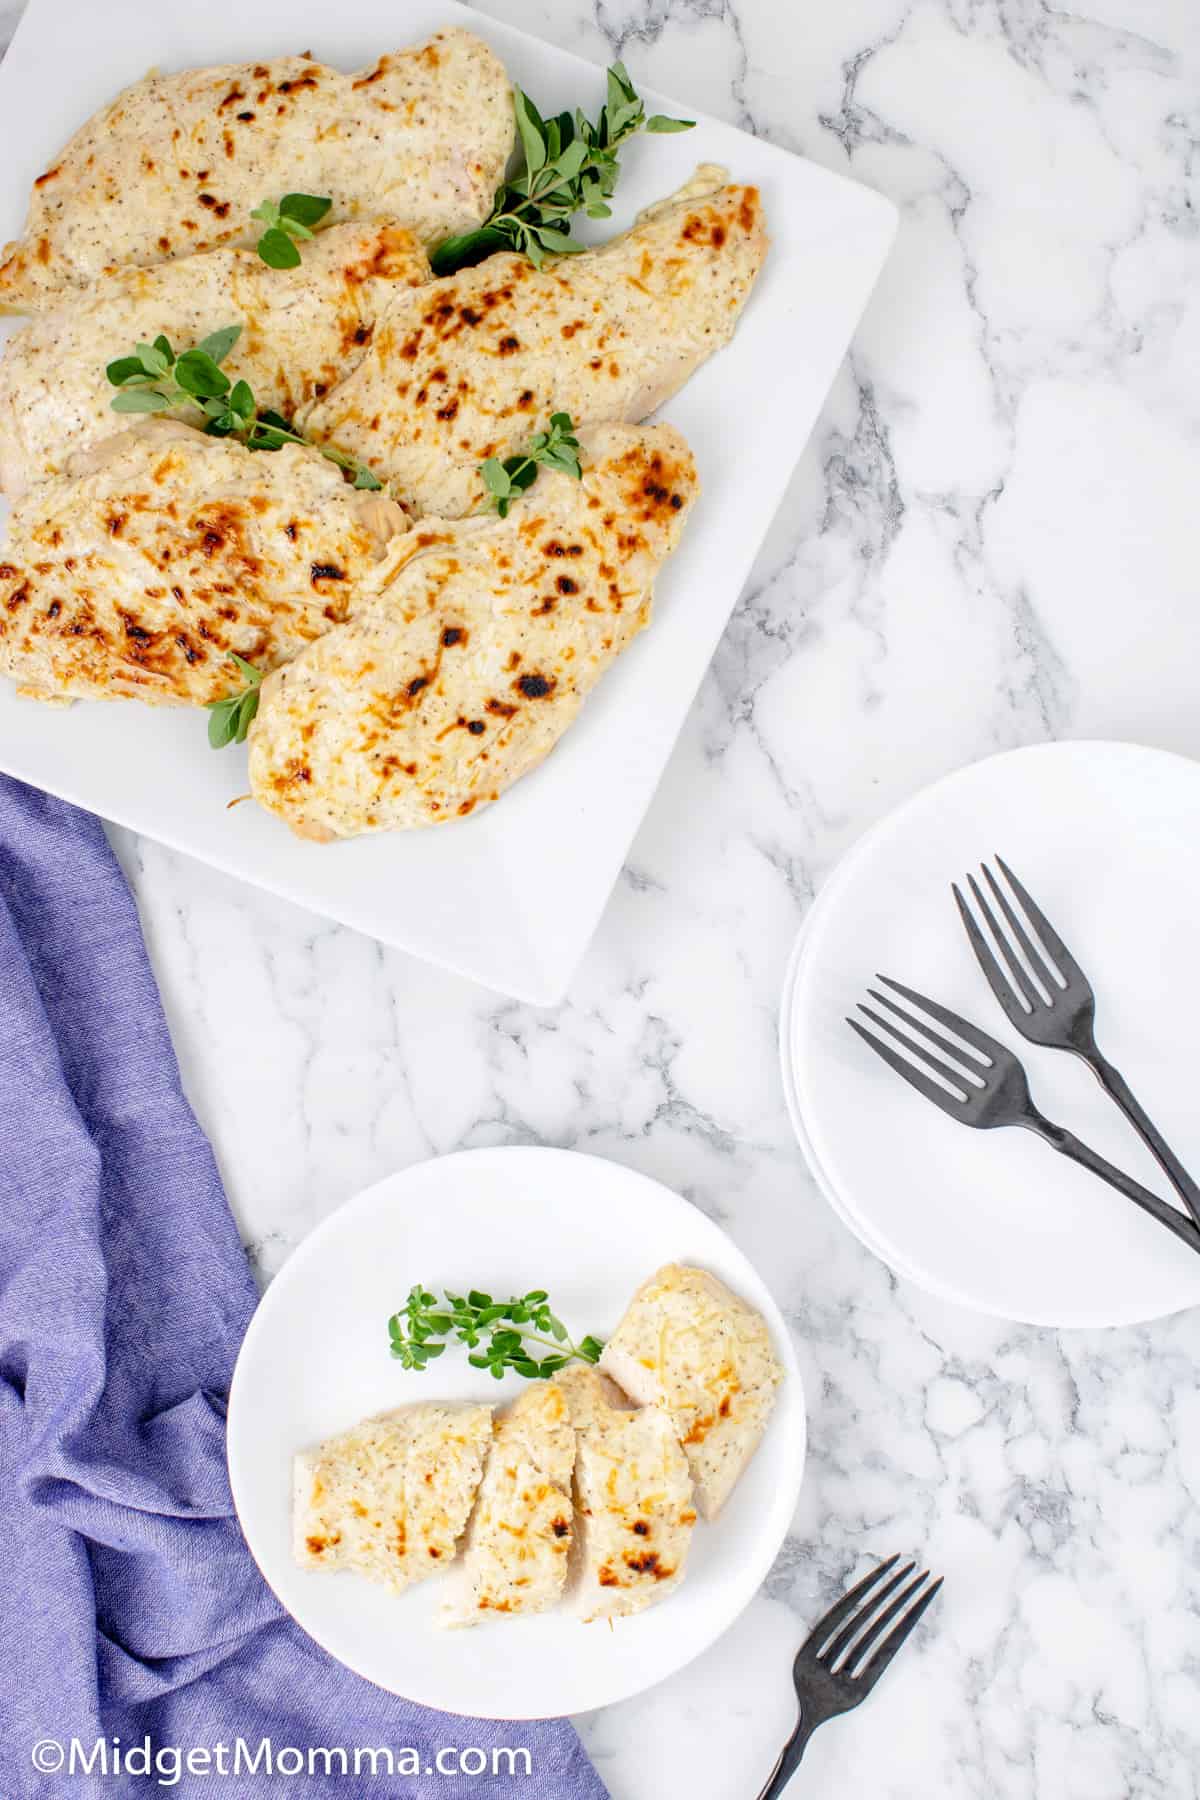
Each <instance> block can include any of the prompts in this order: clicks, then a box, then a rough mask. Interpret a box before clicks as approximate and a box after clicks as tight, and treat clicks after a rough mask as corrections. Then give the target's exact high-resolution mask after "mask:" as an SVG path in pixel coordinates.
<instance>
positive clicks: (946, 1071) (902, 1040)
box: [858, 1000, 975, 1100]
mask: <svg viewBox="0 0 1200 1800" xmlns="http://www.w3.org/2000/svg"><path fill="white" fill-rule="evenodd" d="M858 1010H859V1012H860V1013H862V1014H863V1016H864V1017H865V1018H868V1019H870V1021H871V1023H872V1025H878V1027H879V1029H880V1031H886V1032H888V1033H889V1034H890V1035H891V1036H892V1037H894V1038H895V1040H896V1042H897V1043H898V1044H903V1045H904V1048H905V1049H906V1050H907V1051H909V1052H910V1053H911V1054H912V1055H913V1056H918V1057H920V1059H921V1061H922V1062H923V1063H924V1064H925V1067H926V1068H927V1069H933V1070H934V1071H935V1073H936V1074H938V1075H941V1076H942V1077H943V1079H944V1080H946V1081H949V1082H952V1083H953V1084H954V1085H955V1087H957V1088H958V1090H959V1092H960V1093H961V1094H962V1097H963V1099H964V1100H965V1099H967V1098H968V1097H969V1096H970V1093H971V1090H972V1088H973V1087H974V1086H975V1083H974V1082H968V1080H967V1077H966V1075H965V1074H964V1073H963V1071H962V1069H960V1068H959V1066H958V1064H957V1063H952V1062H947V1061H946V1060H945V1058H944V1057H941V1056H935V1055H934V1053H933V1051H932V1050H927V1049H926V1048H925V1046H924V1044H921V1043H918V1041H917V1039H916V1038H914V1037H909V1036H908V1034H907V1033H906V1032H903V1031H901V1029H900V1027H899V1026H898V1025H893V1023H892V1021H891V1020H890V1019H885V1018H884V1016H883V1014H882V1013H877V1012H874V1011H873V1010H872V1009H871V1007H869V1006H864V1004H863V1002H862V1001H861V1000H860V1001H859V1003H858ZM896 1010H897V1011H898V1012H899V1010H900V1009H899V1007H897V1009H896ZM900 1016H901V1018H903V1017H904V1014H903V1013H901V1014H900Z"/></svg>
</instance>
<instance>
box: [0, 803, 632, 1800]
mask: <svg viewBox="0 0 1200 1800" xmlns="http://www.w3.org/2000/svg"><path fill="white" fill-rule="evenodd" d="M255 1299H256V1294H255V1288H254V1283H253V1280H252V1278H251V1275H250V1271H249V1268H248V1266H247V1263H246V1259H245V1256H244V1254H243V1252H242V1247H241V1244H240V1242H239V1241H238V1234H237V1230H236V1227H235V1225H234V1221H233V1218H232V1216H231V1214H230V1211H229V1207H228V1205H227V1204H226V1201H225V1196H224V1194H223V1193H222V1191H221V1183H220V1180H219V1178H218V1175H217V1171H216V1167H215V1164H214V1162H213V1157H212V1153H211V1151H210V1149H209V1147H208V1144H207V1142H206V1141H205V1139H204V1137H203V1135H202V1133H201V1131H200V1128H199V1126H198V1125H197V1124H196V1121H195V1119H194V1118H193V1116H192V1113H191V1110H190V1109H189V1107H188V1104H187V1101H186V1100H185V1099H184V1097H183V1093H182V1090H181V1088H180V1084H179V1072H178V1069H177V1067H176V1063H175V1056H174V1053H173V1051H172V1048H171V1043H170V1039H169V1037H168V1035H167V1029H166V1024H165V1021H164V1019H163V1014H162V1008H161V1006H160V1004H159V998H158V993H157V991H156V989H155V985H154V979H153V976H152V975H151V972H150V966H149V963H148V962H147V959H146V952H145V948H144V945H143V943H142V937H141V931H140V929H139V926H138V919H137V913H136V911H135V909H134V904H133V900H132V898H131V896H130V893H129V890H128V888H127V887H126V885H125V882H124V879H123V878H122V875H121V872H120V870H119V868H118V866H117V863H116V860H115V859H114V857H113V855H112V852H111V851H110V849H109V847H108V844H107V843H106V841H105V838H104V834H103V832H102V830H101V828H100V824H99V822H98V821H97V820H96V819H94V818H91V817H90V816H89V815H87V814H85V813H81V812H77V811H76V810H75V809H74V808H72V807H69V806H66V805H64V804H63V803H62V802H61V801H58V800H53V799H50V798H48V797H47V796H46V795H43V794H39V793H36V792H35V791H33V790H32V789H30V788H27V787H23V786H21V785H20V784H18V783H16V782H12V781H7V780H4V779H2V778H0V1471H2V1477H3V1488H2V1492H0V1626H2V1630H0V1642H2V1644H3V1648H4V1658H5V1662H6V1664H7V1667H6V1669H5V1675H4V1704H3V1707H2V1708H0V1714H2V1716H3V1723H2V1725H0V1733H2V1734H3V1739H4V1740H5V1742H4V1758H5V1761H4V1766H3V1768H0V1794H3V1796H4V1800H26V1797H29V1800H33V1797H34V1796H36V1797H37V1800H64V1797H65V1796H72V1797H75V1796H77V1797H79V1800H91V1797H92V1796H95V1797H96V1800H99V1797H100V1796H102V1795H103V1796H105V1800H108V1797H111V1796H120V1795H126V1794H135V1793H136V1794H138V1795H142V1794H149V1793H153V1792H172V1793H175V1794H179V1795H185V1796H189V1797H190V1796H195V1797H196V1800H201V1797H203V1800H214V1797H217V1796H221V1797H224V1796H227V1795H228V1796H235V1795H236V1796H237V1800H253V1797H254V1796H258V1795H267V1794H271V1795H275V1794H280V1793H285V1792H286V1793H287V1794H289V1795H290V1794H310V1793H311V1794H326V1793H328V1794H337V1795H340V1796H342V1797H343V1800H349V1797H351V1796H353V1797H355V1800H357V1797H358V1796H363V1797H364V1800H365V1797H367V1796H372V1797H373V1796H376V1795H378V1796H381V1797H383V1800H393V1797H397V1800H398V1797H400V1796H404V1797H405V1800H408V1797H409V1796H421V1797H422V1800H424V1797H425V1796H433V1795H435V1794H436V1795H437V1797H438V1800H458V1797H459V1796H463V1797H465V1796H468V1795H469V1796H471V1797H472V1800H477V1797H479V1796H485V1795H486V1796H492V1795H502V1796H506V1797H507V1796H510V1795H511V1796H513V1800H515V1797H516V1796H517V1795H520V1796H521V1800H596V1797H601V1796H603V1794H604V1792H605V1790H604V1788H603V1786H602V1785H601V1783H600V1781H599V1780H598V1778H597V1776H596V1774H595V1772H594V1770H593V1769H592V1768H591V1766H590V1764H589V1763H588V1761H587V1759H586V1758H585V1756H584V1754H583V1751H582V1749H581V1747H580V1744H579V1740H578V1739H577V1737H576V1736H575V1733H574V1732H573V1731H572V1730H571V1729H570V1727H569V1726H567V1725H565V1724H557V1723H547V1724H533V1725H530V1724H511V1725H510V1724H497V1723H494V1722H491V1723H489V1722H487V1721H484V1720H478V1719H461V1718H456V1717H452V1716H450V1715H448V1714H444V1713H435V1712H430V1711H427V1710H426V1709H424V1708H421V1707H418V1706H414V1705H411V1704H410V1703H409V1702H407V1701H404V1700H397V1699H395V1698H393V1697H392V1696H391V1695H388V1694H384V1693H382V1692H380V1691H379V1690H378V1689H377V1688H374V1687H372V1686H370V1684H369V1683H367V1682H365V1681H362V1680H360V1679H359V1678H358V1677H357V1676H355V1675H352V1674H350V1673H349V1671H348V1670H346V1669H343V1668H342V1667H341V1666H340V1665H339V1664H337V1663H335V1662H332V1661H331V1660H330V1659H329V1658H328V1657H327V1656H326V1655H325V1654H324V1652H323V1651H321V1650H319V1649H318V1648H317V1646H316V1645H315V1644H314V1643H312V1642H311V1641H310V1639H308V1638H307V1637H306V1636H305V1635H304V1633H303V1632H302V1631H301V1630H300V1629H299V1627H298V1626H297V1625H295V1624H293V1623H292V1621H291V1619H290V1618H288V1617H287V1616H286V1615H285V1614H284V1613H283V1612H282V1610H281V1608H280V1607H279V1605H278V1604H277V1602H276V1600H275V1598H274V1596H273V1595H272V1594H271V1592H270V1590H269V1589H268V1588H267V1586H266V1584H265V1583H264V1582H263V1580H262V1578H261V1576H260V1575H259V1573H258V1570H257V1569H256V1567H255V1565H254V1563H253V1562H252V1561H251V1558H250V1554H249V1552H248V1551H247V1549H246V1546H245V1544H244V1542H243V1540H242V1537H241V1533H240V1531H239V1530H238V1526H237V1522H236V1520H235V1518H234V1514H233V1505H232V1502H231V1499H230V1493H229V1484H228V1480H227V1477H226V1473H225V1413H224V1397H225V1394H226V1391H227V1389H228V1385H229V1379H230V1375H231V1373H232V1370H233V1363H234V1358H235V1355H236V1353H237V1348H238V1344H239V1343H240V1341H241V1337H242V1333H243V1332H244V1331H245V1328H246V1325H247V1322H248V1320H249V1318H250V1315H251V1313H252V1312H253V1310H254V1305H255ZM502 1653H506V1654H507V1653H508V1651H507V1649H505V1651H504V1652H502ZM72 1739H75V1740H77V1741H78V1744H79V1746H80V1754H81V1755H82V1757H83V1759H84V1760H85V1761H86V1759H87V1758H88V1757H92V1758H94V1760H93V1763H92V1772H91V1774H90V1775H89V1774H86V1773H83V1772H82V1764H81V1762H80V1761H79V1760H78V1758H77V1760H76V1764H75V1769H74V1772H72V1770H71V1767H70V1763H69V1760H64V1761H63V1762H62V1764H61V1765H58V1764H56V1760H55V1759H56V1754H57V1751H56V1746H57V1747H59V1749H60V1750H61V1754H62V1756H63V1758H64V1759H69V1758H70V1756H71V1754H72V1749H71V1740H72ZM238 1739H241V1740H242V1741H243V1743H244V1744H245V1745H246V1747H247V1754H249V1755H251V1756H253V1755H258V1756H259V1758H260V1761H259V1764H258V1771H259V1772H258V1773H257V1774H250V1773H247V1772H246V1765H245V1763H244V1762H243V1764H242V1766H241V1768H240V1770H238V1771H237V1772H235V1769H234V1763H233V1758H234V1756H235V1754H236V1740H238ZM267 1739H269V1740H270V1742H271V1754H272V1758H273V1759H278V1760H279V1761H280V1762H281V1764H282V1770H281V1772H280V1773H277V1774H275V1775H273V1776H268V1775H267V1773H266V1768H267V1764H266V1762H265V1761H263V1760H261V1758H262V1755H263V1753H262V1748H261V1746H262V1743H263V1740H267ZM116 1740H119V1743H118V1742H117V1741H116ZM98 1744H99V1745H102V1746H103V1747H104V1748H103V1758H104V1760H102V1758H101V1753H100V1752H98V1751H97V1750H96V1749H95V1746H97V1745H98ZM218 1745H224V1746H225V1747H226V1752H225V1758H224V1761H223V1762H222V1758H221V1756H220V1753H219V1751H218V1750H217V1746H218ZM35 1746H37V1751H36V1756H35ZM494 1747H508V1748H513V1749H522V1748H523V1749H527V1750H528V1751H529V1756H530V1762H531V1765H532V1774H529V1775H525V1774H523V1773H521V1772H520V1771H519V1770H518V1772H517V1773H516V1774H515V1775H512V1774H508V1773H503V1772H502V1773H498V1774H492V1773H491V1772H490V1765H491V1753H492V1750H493V1748H494ZM314 1748H316V1749H321V1750H331V1751H336V1750H337V1749H339V1748H345V1749H346V1750H347V1752H348V1768H349V1770H350V1772H349V1773H348V1774H346V1775H343V1774H342V1773H341V1764H340V1760H339V1759H338V1758H337V1757H336V1756H334V1757H333V1758H332V1759H331V1761H330V1763H329V1765H328V1772H325V1769H326V1765H325V1764H324V1761H323V1759H322V1758H320V1757H318V1758H317V1759H316V1760H315V1762H314V1763H313V1764H312V1765H311V1771H312V1772H310V1764H309V1762H308V1760H307V1758H308V1752H309V1750H310V1749H314ZM355 1748H381V1749H382V1748H387V1749H391V1750H392V1751H393V1752H394V1753H395V1754H396V1758H397V1767H398V1768H400V1769H402V1770H403V1769H406V1767H407V1762H406V1760H405V1759H403V1758H402V1757H401V1752H403V1751H405V1750H411V1751H414V1752H415V1753H416V1756H417V1761H418V1767H419V1769H420V1770H421V1771H423V1772H421V1773H417V1774H409V1773H407V1772H404V1773H397V1774H395V1775H388V1774H387V1773H386V1772H385V1771H386V1767H387V1765H386V1762H384V1761H382V1760H381V1759H377V1760H376V1762H375V1769H376V1771H377V1772H376V1773H375V1774H371V1773H368V1772H367V1771H369V1770H370V1768H371V1763H370V1761H368V1760H361V1761H360V1766H359V1767H360V1772H359V1773H358V1774H355V1773H354V1772H353V1771H354V1764H353V1751H354V1749H355ZM447 1748H448V1749H451V1750H458V1749H462V1748H471V1749H478V1750H481V1751H482V1752H483V1753H484V1759H485V1761H486V1762H487V1764H488V1771H489V1772H487V1773H480V1774H478V1775H475V1774H471V1773H470V1771H471V1769H472V1766H475V1767H477V1766H478V1765H479V1762H480V1758H479V1757H473V1758H468V1759H464V1761H465V1766H466V1769H467V1771H468V1772H467V1774H465V1775H462V1774H460V1775H457V1776H456V1775H454V1774H439V1773H434V1772H432V1767H431V1765H432V1764H433V1758H434V1755H435V1754H436V1752H437V1751H438V1750H439V1749H447ZM189 1750H191V1751H193V1752H197V1751H199V1752H202V1751H204V1750H208V1751H209V1752H210V1755H211V1760H210V1761H209V1763H208V1764H205V1763H204V1761H203V1759H202V1758H197V1757H196V1756H193V1761H192V1768H191V1771H190V1772H188V1771H187V1769H186V1767H183V1768H181V1769H180V1771H179V1773H178V1778H176V1773H175V1771H176V1763H177V1762H182V1758H183V1757H184V1756H185V1755H186V1753H187V1752H188V1751H189ZM280 1751H287V1752H290V1753H291V1754H288V1755H285V1756H284V1757H282V1758H280V1756H279V1753H280ZM297 1751H298V1752H299V1753H300V1755H301V1756H302V1757H303V1758H304V1759H305V1761H304V1765H303V1769H302V1770H298V1769H297V1764H296V1759H295V1753H296V1752H297ZM131 1753H132V1758H131V1760H129V1759H130V1757H131ZM147 1759H149V1762H150V1773H149V1778H147V1776H146V1775H145V1774H144V1773H143V1763H144V1762H145V1761H146V1760H147ZM127 1760H129V1767H130V1769H131V1770H132V1773H126V1772H124V1771H125V1765H126V1761H127ZM443 1760H444V1761H446V1760H447V1759H443ZM407 1761H411V1758H409V1759H407ZM35 1762H40V1764H41V1770H42V1772H40V1773H39V1771H38V1768H37V1767H36V1766H35ZM106 1766H107V1769H108V1771H109V1772H108V1774H107V1776H106V1775H105V1773H104V1770H105V1767H106ZM502 1766H503V1764H502ZM117 1767H120V1768H121V1770H122V1773H121V1774H119V1775H114V1774H113V1772H112V1771H113V1770H114V1768H117ZM223 1771H224V1772H223Z"/></svg>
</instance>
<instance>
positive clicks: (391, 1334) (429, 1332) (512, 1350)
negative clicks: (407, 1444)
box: [388, 1282, 604, 1381]
mask: <svg viewBox="0 0 1200 1800" xmlns="http://www.w3.org/2000/svg"><path fill="white" fill-rule="evenodd" d="M452 1337H453V1338H456V1339H457V1340H458V1342H459V1343H461V1344H465V1345H466V1346H467V1348H468V1350H469V1351H470V1354H469V1355H468V1357H467V1361H468V1362H469V1363H470V1364H471V1367H472V1368H473V1369H488V1370H489V1371H490V1372H491V1374H492V1375H493V1376H494V1377H495V1379H496V1380H497V1381H500V1380H502V1379H503V1376H504V1373H505V1371H506V1370H507V1369H515V1370H516V1372H517V1374H518V1375H524V1376H526V1377H527V1378H528V1379H529V1380H530V1381H545V1380H548V1379H549V1377H550V1376H551V1375H556V1374H557V1373H558V1371H559V1369H565V1368H566V1366H567V1364H568V1363H569V1362H586V1363H595V1362H599V1360H600V1352H601V1351H602V1350H603V1349H604V1345H603V1343H602V1341H601V1340H600V1339H599V1338H595V1337H585V1338H581V1339H580V1341H579V1342H578V1343H575V1342H574V1340H573V1339H572V1338H571V1337H570V1335H569V1333H568V1331H567V1328H566V1326H565V1325H564V1324H563V1322H562V1320H561V1319H559V1318H557V1317H556V1315H555V1314H554V1313H553V1312H552V1311H551V1308H550V1296H549V1294H548V1293H547V1292H546V1290H545V1289H544V1288H534V1289H532V1290H531V1292H530V1293H528V1294H521V1295H514V1296H513V1297H512V1298H511V1299H509V1300H493V1298H492V1296H491V1295H490V1294H483V1293H480V1291H479V1290H478V1289H477V1288H472V1289H471V1290H470V1292H469V1293H467V1294H455V1293H452V1292H451V1291H450V1289H449V1288H445V1289H443V1292H442V1298H441V1300H439V1299H438V1297H437V1295H436V1294H434V1293H432V1292H431V1291H430V1290H429V1289H428V1288H427V1287H425V1286H424V1285H423V1284H422V1283H420V1282H418V1283H417V1285H416V1286H415V1287H414V1288H411V1289H410V1290H409V1295H408V1299H407V1300H406V1301H405V1303H404V1306H403V1308H402V1310H401V1311H400V1312H396V1313H393V1314H392V1316H391V1318H390V1319H389V1320H388V1341H389V1345H390V1348H391V1353H392V1355H393V1356H394V1357H395V1358H396V1360H397V1361H398V1362H399V1363H401V1364H402V1365H403V1367H404V1368H406V1369H415V1370H420V1369H423V1368H424V1367H425V1366H426V1364H427V1363H428V1362H430V1361H431V1360H432V1359H433V1358H434V1357H438V1356H441V1354H442V1353H443V1351H444V1350H445V1348H446V1344H447V1342H448V1341H449V1339H450V1338H452ZM534 1344H540V1345H541V1346H542V1347H543V1348H545V1349H548V1350H549V1351H550V1354H549V1356H543V1357H541V1358H540V1359H539V1358H538V1357H537V1356H536V1355H535V1354H534V1352H533V1350H532V1349H531V1345H534Z"/></svg>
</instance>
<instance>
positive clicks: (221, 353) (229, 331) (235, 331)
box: [195, 325, 242, 363]
mask: <svg viewBox="0 0 1200 1800" xmlns="http://www.w3.org/2000/svg"><path fill="white" fill-rule="evenodd" d="M241 335H242V328H241V326H240V325H223V326H222V327H221V329H220V331H210V332H209V334H208V336H207V337H206V338H201V339H200V342H199V343H198V344H197V345H196V346H195V348H196V350H197V351H199V352H200V353H201V354H202V355H204V356H210V357H211V358H212V360H213V362H215V363H223V362H224V361H225V358H226V357H227V356H228V355H229V352H230V351H231V350H232V349H233V346H234V345H235V344H236V343H237V341H238V339H239V338H240V337H241Z"/></svg>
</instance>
